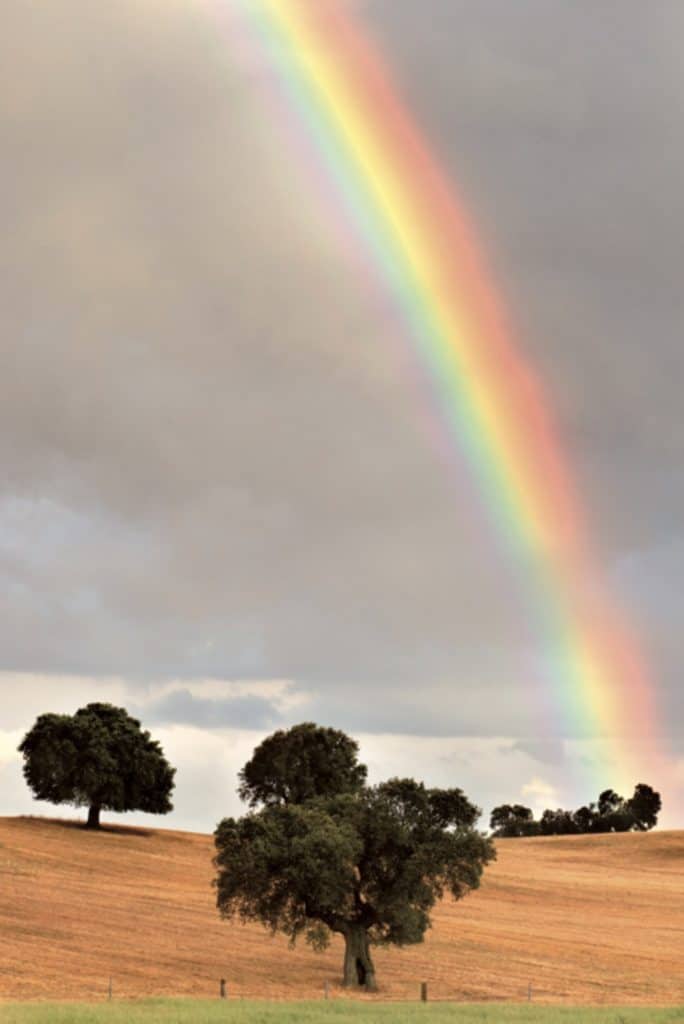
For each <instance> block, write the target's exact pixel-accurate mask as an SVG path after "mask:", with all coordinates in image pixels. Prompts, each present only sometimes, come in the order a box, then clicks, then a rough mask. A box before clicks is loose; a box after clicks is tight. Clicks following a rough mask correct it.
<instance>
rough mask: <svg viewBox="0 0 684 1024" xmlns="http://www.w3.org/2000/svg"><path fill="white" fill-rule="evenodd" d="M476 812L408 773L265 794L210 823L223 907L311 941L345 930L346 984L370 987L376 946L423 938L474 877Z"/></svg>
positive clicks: (482, 854)
mask: <svg viewBox="0 0 684 1024" xmlns="http://www.w3.org/2000/svg"><path fill="white" fill-rule="evenodd" d="M311 738H312V740H313V741H314V742H315V737H314V736H311ZM243 778H244V773H243ZM328 788H329V787H328V785H327V784H326V789H328ZM478 816H479V810H478V809H477V808H476V807H474V806H473V805H472V804H471V803H470V801H468V800H467V798H466V797H465V796H464V795H463V793H462V792H461V790H459V789H448V790H442V789H429V788H427V787H425V786H424V785H423V784H422V783H420V782H416V781H414V780H413V779H392V780H390V781H388V782H385V783H382V784H380V785H378V786H372V787H368V786H363V787H361V786H358V785H357V786H356V787H355V788H353V789H352V790H351V791H350V790H349V789H347V790H346V791H343V792H341V793H339V794H337V795H333V794H330V793H329V792H326V794H325V795H319V796H314V797H312V798H309V799H306V800H303V801H301V802H294V801H291V800H290V801H285V800H284V799H281V800H274V799H270V800H269V802H268V803H266V804H265V806H263V807H262V808H261V809H260V810H258V811H252V812H250V813H248V814H247V815H245V816H244V817H243V818H239V819H235V818H227V819H225V820H224V821H222V822H221V823H220V824H219V826H218V827H217V829H216V832H215V836H214V838H215V844H216V857H215V861H214V863H215V865H216V868H217V878H216V881H215V884H216V887H217V905H218V908H219V911H220V913H221V915H222V916H223V917H226V918H232V917H239V918H241V919H242V920H244V921H259V922H261V923H262V924H264V925H266V926H267V927H269V928H270V929H271V930H272V931H274V932H276V931H280V932H283V933H285V934H286V935H288V936H289V937H290V939H291V941H292V942H293V943H294V942H295V941H296V940H297V938H298V937H299V936H301V935H303V936H304V937H305V938H306V939H307V941H309V942H310V943H312V944H313V945H314V946H315V947H316V948H322V947H324V946H325V945H327V943H328V941H329V939H330V936H331V934H333V933H337V934H339V935H341V936H342V937H343V938H344V942H345V956H344V970H343V980H344V984H345V985H349V986H352V985H353V986H363V987H364V988H366V989H368V990H371V991H372V990H374V989H375V988H376V976H375V967H374V964H373V960H372V956H371V948H372V947H373V946H377V945H396V946H404V945H408V944H411V943H416V942H421V941H422V940H423V937H424V935H425V932H426V930H427V929H428V928H429V926H430V913H431V910H432V908H433V907H434V905H435V903H436V901H437V900H438V899H440V898H441V897H442V896H444V895H446V894H450V895H451V896H452V897H454V898H455V899H460V898H461V897H462V896H464V895H465V894H466V893H467V892H469V891H470V890H471V889H474V888H476V887H477V886H478V885H479V882H480V877H481V875H482V871H483V868H484V866H485V865H486V864H487V863H488V862H489V861H490V860H491V859H492V858H493V857H494V849H493V846H492V843H491V841H490V840H489V839H487V838H485V837H484V836H483V835H481V834H480V833H479V832H477V831H476V830H475V828H474V825H475V822H476V820H477V818H478Z"/></svg>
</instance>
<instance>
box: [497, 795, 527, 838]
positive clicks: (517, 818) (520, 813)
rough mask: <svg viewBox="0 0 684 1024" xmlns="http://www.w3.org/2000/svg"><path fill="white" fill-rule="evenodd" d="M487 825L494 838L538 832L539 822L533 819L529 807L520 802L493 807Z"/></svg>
mask: <svg viewBox="0 0 684 1024" xmlns="http://www.w3.org/2000/svg"><path fill="white" fill-rule="evenodd" d="M489 827H490V828H491V830H492V834H493V836H494V838H495V839H510V838H513V837H518V836H536V835H538V834H539V823H538V822H536V821H535V820H534V815H533V813H532V811H531V809H530V808H529V807H523V805H522V804H501V805H500V806H499V807H495V808H494V810H493V811H492V814H491V817H490V819H489Z"/></svg>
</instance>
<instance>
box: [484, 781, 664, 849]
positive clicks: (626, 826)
mask: <svg viewBox="0 0 684 1024" xmlns="http://www.w3.org/2000/svg"><path fill="white" fill-rule="evenodd" d="M661 807H662V801H661V799H660V794H659V793H657V792H656V791H655V790H654V789H653V788H652V787H651V786H648V785H646V784H645V783H642V782H640V783H639V784H638V785H637V786H636V787H635V789H634V794H633V796H632V797H631V798H630V799H629V800H625V799H624V797H621V796H620V795H619V794H618V793H616V792H615V790H613V789H605V790H604V791H603V792H602V793H601V794H600V795H599V798H598V801H597V803H595V804H594V803H591V804H588V805H587V806H585V807H578V808H577V810H576V811H565V810H563V809H562V808H560V807H559V808H557V809H556V810H551V809H549V810H546V811H544V813H543V814H542V816H541V818H540V819H539V821H536V820H535V819H534V816H533V814H532V811H531V810H530V809H529V808H528V807H522V806H520V804H513V805H511V804H501V805H500V806H499V807H495V808H494V810H493V811H492V814H491V818H490V828H491V829H492V832H493V834H494V836H495V837H496V838H498V839H501V838H504V837H512V836H537V835H541V836H566V835H581V834H585V833H588V832H637V831H638V832H647V831H648V830H649V829H652V828H654V826H655V825H657V823H658V814H659V812H660V809H661Z"/></svg>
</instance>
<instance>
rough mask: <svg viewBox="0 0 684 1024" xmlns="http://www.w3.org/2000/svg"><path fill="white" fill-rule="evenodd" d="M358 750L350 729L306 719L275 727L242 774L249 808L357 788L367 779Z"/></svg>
mask: <svg viewBox="0 0 684 1024" xmlns="http://www.w3.org/2000/svg"><path fill="white" fill-rule="evenodd" d="M358 755H359V745H358V743H357V742H356V740H353V739H351V737H350V736H347V735H346V733H343V732H341V731H340V730H338V729H328V728H325V727H323V726H319V725H315V724H314V723H313V722H302V723H301V725H295V726H293V727H292V728H291V729H287V730H283V729H280V730H279V731H278V732H274V733H273V734H272V735H271V736H268V737H267V738H266V739H265V740H264V741H263V743H261V744H260V745H259V746H258V747H257V748H256V750H255V751H254V754H253V755H252V758H251V760H249V761H248V762H247V764H246V765H245V766H244V768H243V769H242V770H241V771H240V773H239V779H240V788H239V790H238V792H239V794H240V796H241V798H242V799H243V800H246V801H247V802H248V804H249V806H250V807H256V806H257V805H258V804H268V805H271V804H281V803H282V804H301V803H304V802H305V801H306V800H312V799H313V798H314V797H318V796H332V795H334V794H337V793H355V792H357V791H358V790H360V789H361V788H362V786H363V784H364V783H365V781H366V766H365V765H363V764H359V763H358Z"/></svg>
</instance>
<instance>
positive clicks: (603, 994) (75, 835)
mask: <svg viewBox="0 0 684 1024" xmlns="http://www.w3.org/2000/svg"><path fill="white" fill-rule="evenodd" d="M497 849H498V860H497V862H496V863H495V864H494V865H492V866H491V867H490V868H489V869H488V870H487V872H486V874H485V880H484V882H483V885H482V887H481V889H480V890H479V891H478V892H476V893H473V894H471V895H470V896H469V897H467V898H466V899H465V900H464V901H462V902H460V903H453V902H445V903H443V904H442V905H441V906H440V907H439V908H438V909H437V910H436V912H435V915H434V927H433V930H432V932H431V933H429V935H428V939H427V941H426V942H425V943H424V944H423V945H421V946H414V947H412V948H408V949H405V950H380V951H376V953H375V959H376V964H377V968H378V979H379V982H380V986H381V989H382V992H381V997H384V998H397V999H403V998H409V997H410V998H416V996H417V993H418V985H419V983H420V982H421V981H427V982H428V983H429V991H430V996H431V998H452V999H461V1000H468V1001H479V1000H490V999H496V1000H526V999H527V998H528V986H529V985H531V986H532V988H531V996H532V999H533V1000H534V1001H539V1002H558V1003H575V1004H580V1003H593V1004H603V1003H610V1004H621V1003H622V1004H625V1003H629V1004H634V1005H638V1004H651V1005H656V1004H659V1005H668V1004H677V1003H681V1002H684V832H656V833H650V834H646V835H632V834H628V835H606V836H572V837H554V838H545V839H517V840H515V839H514V840H503V841H499V843H498V844H497ZM212 852H213V851H212V841H211V838H210V837H209V836H205V835H199V834H191V833H182V832H172V831H165V830H155V831H146V830H143V829H135V828H125V827H112V828H108V829H107V830H105V831H102V832H101V833H89V832H86V831H84V830H83V829H82V828H80V827H78V826H77V825H76V824H74V823H69V822H58V821H47V820H43V819H32V818H0V998H4V999H101V998H105V997H106V995H107V991H108V987H109V983H110V977H111V979H112V988H113V994H114V997H115V998H116V997H124V996H148V995H187V996H214V995H217V994H218V985H219V978H221V977H224V978H226V979H227V982H228V989H229V995H231V996H250V997H258V996H263V997H276V998H309V997H319V996H321V995H322V993H323V988H324V984H325V982H326V981H329V982H330V984H331V992H332V994H333V995H337V994H338V990H337V988H336V986H337V981H338V978H339V974H340V966H341V945H340V944H339V943H338V942H337V941H336V942H334V943H333V945H332V947H331V948H330V950H328V951H327V952H326V953H324V954H316V953H314V952H312V951H311V950H309V949H308V948H306V947H305V946H302V947H301V948H300V947H298V948H297V949H296V950H290V949H289V948H288V944H287V940H286V939H284V938H283V937H271V936H270V935H269V934H268V933H266V932H265V931H263V930H262V929H261V928H259V927H256V926H243V925H239V924H232V923H227V922H222V921H221V920H220V919H219V917H218V914H217V912H216V910H215V907H214V894H213V891H212V888H211V881H212V877H213V869H212V864H211V857H212Z"/></svg>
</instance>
